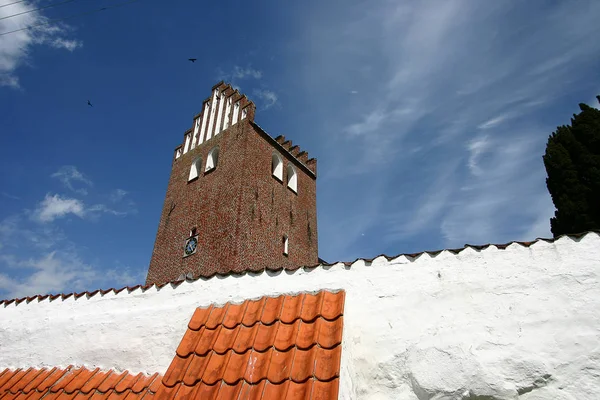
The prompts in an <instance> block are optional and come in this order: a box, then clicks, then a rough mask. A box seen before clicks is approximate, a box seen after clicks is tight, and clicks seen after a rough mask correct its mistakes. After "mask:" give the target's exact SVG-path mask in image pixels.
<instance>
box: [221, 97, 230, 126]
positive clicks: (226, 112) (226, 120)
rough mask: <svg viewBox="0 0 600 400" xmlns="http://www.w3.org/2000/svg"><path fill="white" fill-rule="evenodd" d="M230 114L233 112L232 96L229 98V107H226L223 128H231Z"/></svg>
mask: <svg viewBox="0 0 600 400" xmlns="http://www.w3.org/2000/svg"><path fill="white" fill-rule="evenodd" d="M230 114H231V96H230V97H228V98H227V108H226V109H225V123H224V124H223V129H227V128H229V120H230Z"/></svg>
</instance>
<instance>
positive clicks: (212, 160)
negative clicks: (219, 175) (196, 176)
mask: <svg viewBox="0 0 600 400" xmlns="http://www.w3.org/2000/svg"><path fill="white" fill-rule="evenodd" d="M218 163H219V148H218V147H215V148H213V149H212V150H211V151H210V152H209V153H208V157H206V168H205V169H204V172H208V171H212V170H213V169H215V168H217V164H218Z"/></svg>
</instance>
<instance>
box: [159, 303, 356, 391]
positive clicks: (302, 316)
mask: <svg viewBox="0 0 600 400" xmlns="http://www.w3.org/2000/svg"><path fill="white" fill-rule="evenodd" d="M344 301H345V295H344V292H343V291H341V292H337V293H333V292H329V291H321V292H319V293H317V294H298V295H288V296H279V297H263V298H261V299H258V300H246V301H244V302H243V303H241V304H230V303H228V304H225V305H224V306H222V307H216V306H211V307H208V308H203V309H198V310H196V311H195V312H194V315H193V316H192V318H191V320H190V322H189V324H188V330H187V331H186V333H185V334H184V336H183V338H182V340H181V343H180V344H179V346H178V348H177V351H176V355H175V357H174V359H173V361H172V362H171V365H170V366H169V368H168V370H167V371H166V373H165V375H164V378H163V379H162V380H161V381H160V387H159V388H156V389H155V390H156V396H157V399H160V400H169V399H170V398H172V397H176V398H178V399H179V398H180V396H181V397H184V398H201V399H241V398H243V399H290V400H296V399H312V398H319V399H335V398H337V395H338V385H339V372H340V360H341V351H342V346H341V342H342V328H343V310H344V304H343V303H344ZM151 389H152V388H151Z"/></svg>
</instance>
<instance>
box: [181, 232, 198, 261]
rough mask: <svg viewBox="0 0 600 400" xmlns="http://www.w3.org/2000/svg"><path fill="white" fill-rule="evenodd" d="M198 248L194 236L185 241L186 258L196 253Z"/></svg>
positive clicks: (196, 239) (196, 238)
mask: <svg viewBox="0 0 600 400" xmlns="http://www.w3.org/2000/svg"><path fill="white" fill-rule="evenodd" d="M197 248H198V237H197V236H194V237H191V238H189V239H188V240H186V242H185V249H184V253H185V255H186V256H189V255H192V254H194V253H195V252H196V249H197Z"/></svg>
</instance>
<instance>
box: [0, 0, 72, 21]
mask: <svg viewBox="0 0 600 400" xmlns="http://www.w3.org/2000/svg"><path fill="white" fill-rule="evenodd" d="M74 1H77V0H65V1H61V2H60V3H52V4H48V5H47V6H44V7H40V8H34V9H33V10H27V11H23V12H20V13H16V14H13V15H7V16H6V17H2V18H0V21H2V20H3V19H8V18H12V17H16V16H17V15H23V14H29V13H30V12H34V11H40V10H44V9H46V8H50V7H56V6H60V5H62V4H67V3H72V2H74Z"/></svg>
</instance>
